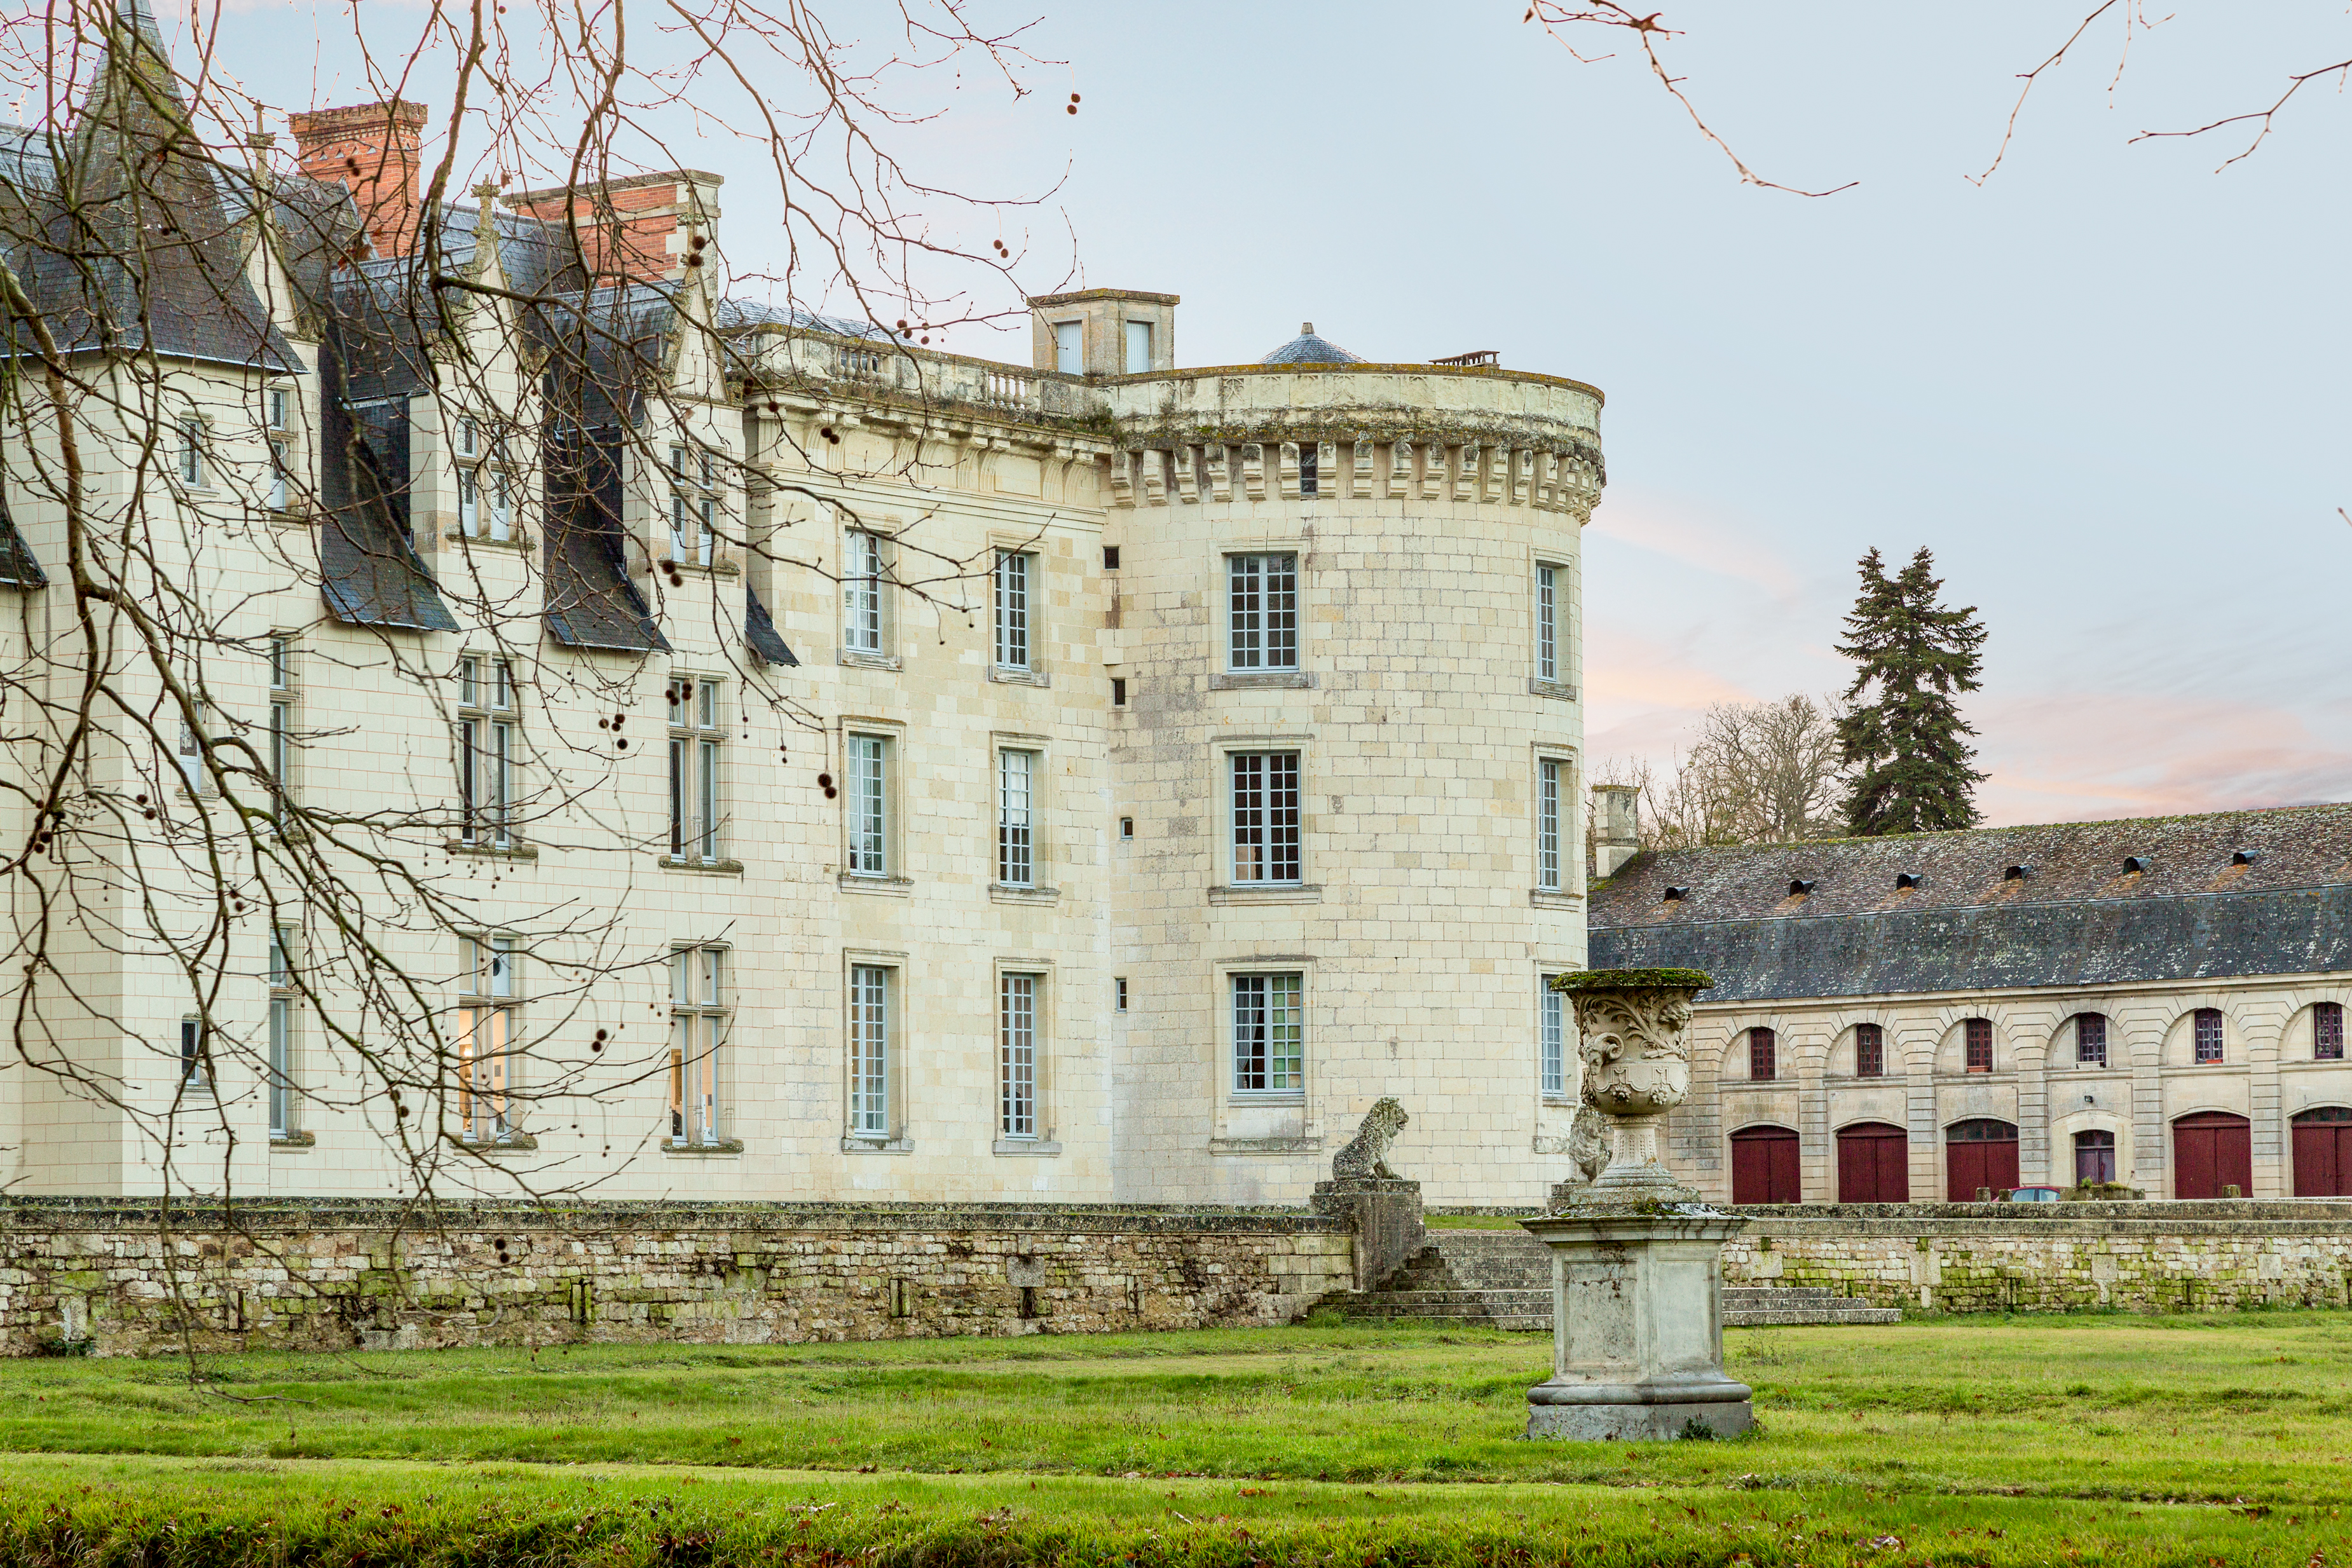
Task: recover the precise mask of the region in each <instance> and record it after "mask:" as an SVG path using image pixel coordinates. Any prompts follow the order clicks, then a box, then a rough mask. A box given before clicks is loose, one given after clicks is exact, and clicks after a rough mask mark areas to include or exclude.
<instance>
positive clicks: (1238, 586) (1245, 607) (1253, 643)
mask: <svg viewBox="0 0 2352 1568" xmlns="http://www.w3.org/2000/svg"><path fill="white" fill-rule="evenodd" d="M1226 568H1227V575H1226V618H1227V641H1226V648H1227V663H1228V664H1229V665H1230V667H1231V668H1233V669H1235V670H1295V669H1297V668H1298V558H1297V556H1295V555H1237V556H1233V557H1231V558H1229V559H1228V560H1227V562H1226Z"/></svg>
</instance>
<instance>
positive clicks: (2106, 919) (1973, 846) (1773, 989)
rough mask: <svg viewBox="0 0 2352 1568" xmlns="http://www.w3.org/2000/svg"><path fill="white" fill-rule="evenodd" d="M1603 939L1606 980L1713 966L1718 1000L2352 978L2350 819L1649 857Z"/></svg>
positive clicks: (2063, 826) (1598, 894)
mask: <svg viewBox="0 0 2352 1568" xmlns="http://www.w3.org/2000/svg"><path fill="white" fill-rule="evenodd" d="M2129 859H2137V860H2138V861H2139V862H2141V863H2142V868H2143V869H2140V870H2137V871H2135V870H2132V869H2130V868H2129V867H2128V866H2127V865H2126V861H2127V860H2129ZM2012 867H2015V868H2019V870H2020V872H2021V874H2020V875H2017V876H2011V875H2010V874H2009V873H2010V871H2011V868H2012ZM1906 876H1910V877H1916V878H1917V879H1918V884H1917V885H1916V886H1915V887H1903V886H1899V885H1898V884H1897V879H1898V878H1899V877H1906ZM1793 883H1811V887H1810V888H1808V889H1805V890H1803V891H1792V885H1791V884H1793ZM1669 888H1675V889H1678V890H1681V891H1680V894H1679V896H1677V897H1674V898H1668V897H1667V896H1666V891H1667V889H1669ZM1590 930H1591V946H1590V952H1589V961H1590V962H1591V965H1592V967H1595V968H1632V967H1661V966H1685V967H1692V968H1700V969H1705V970H1706V971H1707V972H1708V973H1709V974H1711V975H1713V976H1715V977H1716V980H1717V986H1716V988H1715V989H1714V990H1712V991H1709V992H1708V993H1706V997H1705V998H1703V999H1704V1000H1706V1001H1738V1000H1749V999H1765V998H1796V997H1839V996H1876V995H1885V994H1895V993H1906V992H1917V991H1945V990H1981V989H2007V988H2022V987H2034V986H2067V987H2078V986H2099V985H2110V984H2123V983H2126V982H2136V981H2147V980H2163V979H2189V978H2201V977H2227V976H2235V975H2284V974H2303V973H2310V972H2315V971H2316V972H2326V971H2333V970H2347V969H2352V804H2338V805H2326V806H2302V807H2292V808H2288V809H2284V810H2268V811H2223V812H2217V813H2214V814H2211V815H2209V816H2198V817H2165V818H2153V819H2142V820H2137V821H2119V822H2065V823H2057V824H2052V825H2046V826H2040V827H2026V828H1991V829H1980V830H1977V831H1970V832H1959V833H1912V834H1903V835H1898V836H1895V837H1889V838H1880V839H1842V840H1833V841H1826V842H1822V843H1803V844H1759V845H1730V846H1723V847H1717V848H1710V849H1695V850H1668V851H1654V852H1644V853H1643V854H1640V855H1637V856H1635V857H1634V858H1633V860H1632V861H1629V862H1626V863H1625V864H1624V865H1623V866H1622V867H1620V868H1619V870H1618V872H1617V874H1616V875H1615V876H1613V877H1611V878H1609V879H1608V880H1607V881H1605V882H1602V883H1596V884H1595V885H1594V887H1593V889H1592V893H1591V904H1590Z"/></svg>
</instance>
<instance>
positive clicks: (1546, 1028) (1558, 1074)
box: [1540, 975, 1568, 1100]
mask: <svg viewBox="0 0 2352 1568" xmlns="http://www.w3.org/2000/svg"><path fill="white" fill-rule="evenodd" d="M1554 978H1555V977H1554V976H1551V975H1546V976H1545V977H1543V994H1542V997H1541V998H1540V999H1541V1002H1542V1006H1543V1092H1544V1098H1545V1099H1547V1100H1558V1099H1562V1098H1565V1097H1566V1095H1567V1093H1568V1007H1567V1003H1568V998H1566V997H1563V996H1561V995H1560V994H1559V992H1558V991H1555V990H1553V989H1552V988H1551V983H1552V981H1553V979H1554Z"/></svg>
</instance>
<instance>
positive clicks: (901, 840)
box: [833, 714, 996, 893]
mask: <svg viewBox="0 0 2352 1568" xmlns="http://www.w3.org/2000/svg"><path fill="white" fill-rule="evenodd" d="M852 737H861V738H866V739H878V740H880V741H882V742H883V743H884V746H883V749H882V770H883V780H882V866H883V869H882V871H881V872H880V873H878V874H877V873H871V872H859V871H853V870H851V869H850V863H849V862H850V854H849V850H850V829H851V822H852V817H851V813H852V811H853V810H855V809H856V808H855V805H854V803H853V800H852V798H851V793H850V768H849V743H850V740H851V738H852ZM906 749H907V727H906V725H905V724H904V723H903V722H902V721H900V720H898V719H892V718H871V717H867V716H864V715H859V714H844V715H842V716H840V717H839V718H838V719H836V720H835V746H834V769H833V777H834V779H835V789H836V790H837V799H836V800H835V802H834V803H835V805H837V806H839V807H840V809H841V810H840V830H839V838H838V843H839V845H840V850H839V852H840V855H841V862H840V867H839V870H840V877H839V881H840V885H841V886H842V887H844V888H846V889H862V890H866V891H871V892H890V891H897V892H901V893H903V892H905V891H906V890H907V889H908V888H909V887H911V886H912V885H913V882H912V879H910V878H909V877H908V876H907V874H906V873H905V866H906V842H907V833H906V820H907V810H906V801H907V766H906ZM995 761H996V759H995V756H994V753H993V752H992V753H991V755H990V758H989V766H990V767H991V768H994V767H995ZM994 787H995V776H994V774H993V772H992V773H991V775H990V789H991V790H992V791H993V789H994ZM991 806H992V810H991V811H990V813H989V821H991V823H993V822H994V821H995V812H994V810H993V800H992V801H991ZM991 836H992V837H993V836H994V831H993V828H992V829H991ZM990 863H991V864H992V865H993V864H994V863H995V855H994V852H993V851H992V852H991V853H990Z"/></svg>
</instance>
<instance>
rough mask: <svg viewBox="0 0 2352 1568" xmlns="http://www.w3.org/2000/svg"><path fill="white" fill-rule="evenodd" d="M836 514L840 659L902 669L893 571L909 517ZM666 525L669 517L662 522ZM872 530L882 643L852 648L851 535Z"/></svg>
mask: <svg viewBox="0 0 2352 1568" xmlns="http://www.w3.org/2000/svg"><path fill="white" fill-rule="evenodd" d="M831 510H832V512H833V515H834V541H835V544H834V549H835V556H834V559H835V560H837V561H839V562H840V563H841V572H842V576H841V578H840V579H839V580H835V583H834V585H833V642H834V648H835V657H836V659H837V660H838V662H839V663H841V664H845V665H848V666H850V667H852V668H856V669H867V670H899V669H903V668H905V667H906V661H905V659H904V658H903V657H902V656H901V655H900V654H899V653H898V652H897V649H898V593H897V592H896V591H895V589H894V587H893V575H894V573H895V572H896V570H897V567H898V548H897V547H898V532H899V530H900V529H901V528H904V527H905V526H906V520H905V519H904V518H903V517H898V516H896V515H895V514H892V515H882V514H877V515H875V516H871V517H868V516H865V515H863V514H860V515H858V516H855V517H853V516H852V515H851V513H850V511H849V509H848V508H847V507H842V506H838V505H836V506H834V507H832V508H831ZM663 527H664V528H667V527H668V524H667V520H665V522H664V523H663ZM853 534H870V535H872V536H873V537H874V538H875V539H876V540H877V541H878V543H879V547H880V555H881V560H882V580H881V588H880V591H879V597H880V601H881V620H882V627H881V632H880V638H881V643H882V646H881V648H880V649H879V650H874V649H866V648H853V647H851V646H850V645H849V624H848V621H849V607H848V604H847V603H846V602H845V599H844V594H845V590H846V579H847V576H848V570H849V565H850V542H849V540H850V536H851V535H853Z"/></svg>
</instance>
